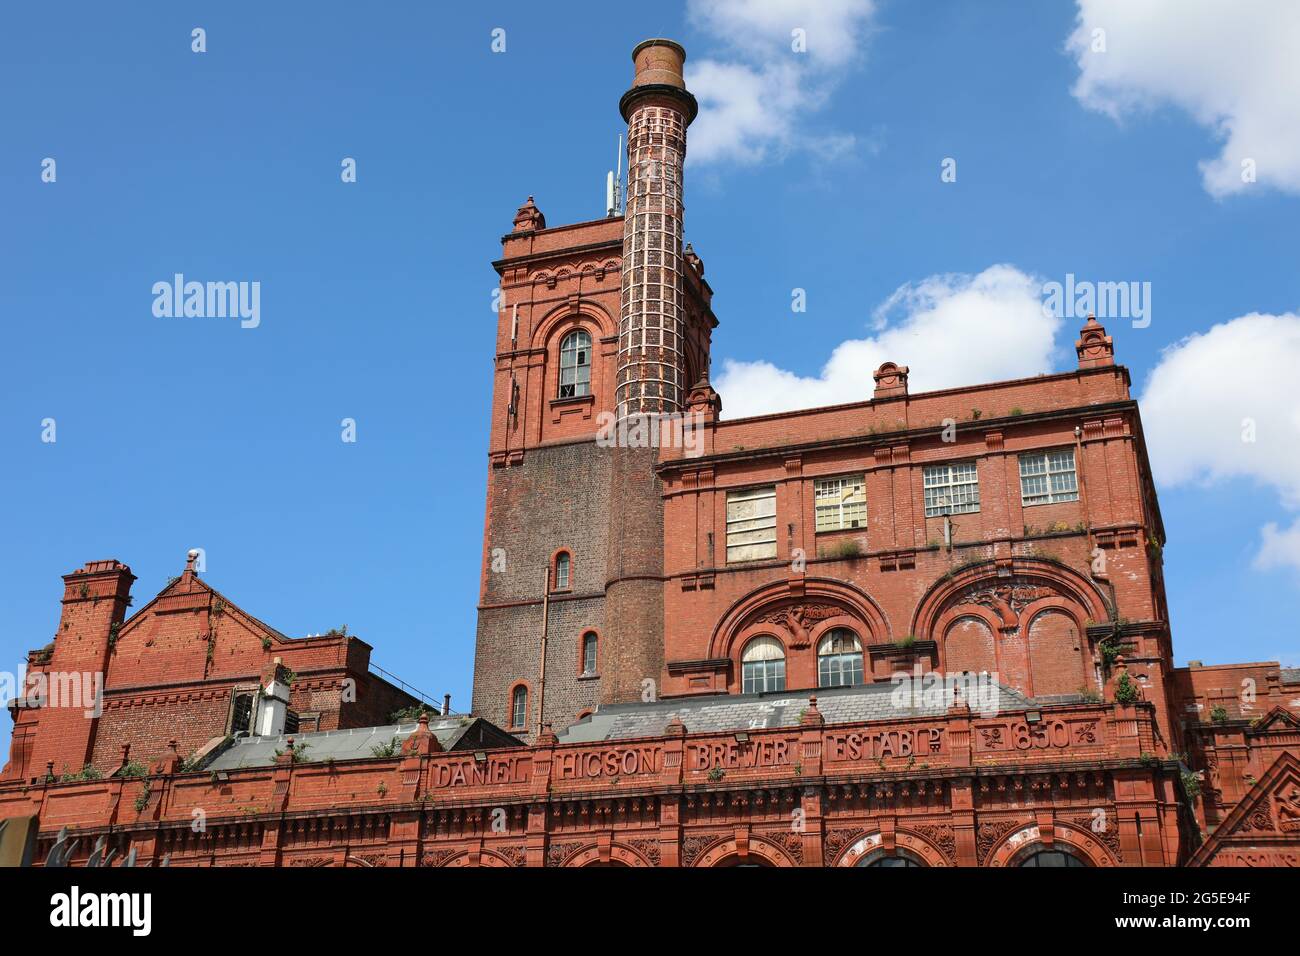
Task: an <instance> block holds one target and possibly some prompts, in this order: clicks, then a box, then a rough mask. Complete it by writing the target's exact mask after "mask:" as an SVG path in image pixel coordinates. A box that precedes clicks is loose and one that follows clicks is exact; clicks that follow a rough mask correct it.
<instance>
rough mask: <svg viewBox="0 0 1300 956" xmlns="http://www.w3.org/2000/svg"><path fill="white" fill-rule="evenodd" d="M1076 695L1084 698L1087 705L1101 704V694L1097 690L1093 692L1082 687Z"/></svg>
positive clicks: (1088, 688)
mask: <svg viewBox="0 0 1300 956" xmlns="http://www.w3.org/2000/svg"><path fill="white" fill-rule="evenodd" d="M1075 693H1076V694H1078V695H1079V696H1080V697H1082V698H1083V699H1084V701H1085V702H1086V703H1089V704H1100V703H1101V694H1099V693H1097V692H1096V691H1095V690H1093V689H1092V688H1090V687H1080V688H1079V689H1078V690H1076V691H1075Z"/></svg>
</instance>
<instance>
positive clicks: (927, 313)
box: [715, 265, 1063, 418]
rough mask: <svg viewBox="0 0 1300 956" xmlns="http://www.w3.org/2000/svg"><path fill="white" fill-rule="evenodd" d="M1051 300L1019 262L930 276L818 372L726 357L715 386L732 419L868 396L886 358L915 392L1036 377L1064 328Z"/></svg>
mask: <svg viewBox="0 0 1300 956" xmlns="http://www.w3.org/2000/svg"><path fill="white" fill-rule="evenodd" d="M1042 301H1043V300H1042V282H1041V280H1039V279H1036V278H1034V277H1032V276H1029V275H1026V274H1025V273H1023V272H1021V271H1020V270H1019V269H1017V268H1015V267H1014V266H1010V265H994V266H990V267H989V268H987V269H985V270H984V271H983V272H981V273H979V274H978V275H974V276H972V275H939V276H930V277H929V278H928V279H925V280H923V281H921V282H919V283H915V284H912V283H909V284H907V285H904V286H902V287H901V288H899V289H898V290H897V291H896V292H894V293H893V295H891V296H890V297H889V298H888V299H887V300H886V301H885V302H884V303H883V304H882V305H881V306H880V307H878V308H877V309H876V310H875V312H874V313H873V318H874V326H875V328H874V329H873V332H874V334H872V335H869V336H867V337H865V338H861V339H850V340H848V341H846V342H841V343H840V344H839V345H838V346H836V347H835V350H834V351H833V352H832V353H831V357H830V359H829V360H828V361H827V362H826V364H825V366H824V367H823V368H822V370H821V373H820V374H819V375H817V376H812V377H803V376H799V375H796V374H795V373H793V372H789V371H786V370H785V369H781V368H778V367H777V366H775V365H773V364H772V363H770V362H763V361H759V362H738V361H734V360H731V359H727V360H724V361H723V363H722V374H721V375H720V376H718V377H717V380H716V382H715V385H716V387H717V389H718V392H719V393H720V394H721V395H722V399H723V411H724V413H725V417H727V418H743V417H747V416H750V415H763V414H767V413H769V412H778V411H786V410H790V409H795V408H814V407H817V406H820V405H834V404H839V403H842V402H855V401H865V400H867V399H869V398H871V395H872V392H873V391H874V389H875V382H874V381H873V380H872V377H871V374H872V372H874V371H875V370H876V369H877V368H879V367H880V365H881V364H882V363H884V362H887V361H888V362H896V363H897V364H899V365H907V366H909V367H910V373H909V380H908V388H909V390H910V391H912V392H920V391H933V390H934V389H940V388H949V387H952V386H957V385H974V384H978V383H982V382H988V381H997V380H1000V379H1009V378H1020V377H1024V376H1029V375H1035V374H1037V373H1039V372H1046V371H1048V370H1050V369H1051V367H1052V356H1053V352H1054V351H1055V348H1056V345H1055V340H1056V335H1057V332H1058V331H1059V330H1060V328H1061V326H1062V324H1063V323H1062V320H1061V319H1060V318H1057V317H1054V316H1051V315H1048V314H1045V312H1044V310H1043V305H1042ZM791 321H807V319H806V318H805V317H802V316H797V317H795V318H793V319H792V320H791ZM1008 342H1014V343H1015V348H1008V347H1007V343H1008Z"/></svg>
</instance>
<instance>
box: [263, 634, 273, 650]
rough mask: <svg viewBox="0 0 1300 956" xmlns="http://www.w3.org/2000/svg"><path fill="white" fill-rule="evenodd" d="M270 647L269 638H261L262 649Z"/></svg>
mask: <svg viewBox="0 0 1300 956" xmlns="http://www.w3.org/2000/svg"><path fill="white" fill-rule="evenodd" d="M270 649H271V639H270V638H269V637H264V638H262V650H264V651H269V650H270Z"/></svg>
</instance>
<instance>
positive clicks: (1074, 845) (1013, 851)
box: [984, 820, 1119, 867]
mask: <svg viewBox="0 0 1300 956" xmlns="http://www.w3.org/2000/svg"><path fill="white" fill-rule="evenodd" d="M1062 848H1064V849H1065V850H1066V852H1067V853H1072V854H1073V855H1075V856H1077V857H1078V858H1079V859H1081V860H1082V861H1083V862H1084V863H1086V864H1087V865H1088V866H1097V867H1103V866H1118V865H1119V860H1117V859H1115V857H1114V855H1112V853H1111V851H1110V850H1109V849H1108V848H1107V847H1106V845H1105V844H1104V843H1102V842H1101V841H1100V840H1098V839H1097V838H1096V837H1095V836H1094V835H1093V834H1092V833H1090V832H1088V831H1087V830H1085V829H1083V828H1082V827H1078V826H1075V825H1074V824H1072V823H1064V822H1062V821H1059V820H1058V821H1056V823H1055V825H1054V826H1053V827H1052V838H1051V840H1044V839H1043V837H1042V834H1041V832H1040V830H1039V828H1038V827H1037V826H1035V825H1033V824H1030V825H1029V826H1025V827H1021V828H1020V829H1018V830H1013V831H1012V832H1011V833H1008V834H1007V835H1006V836H1004V837H1003V838H1002V839H1001V840H1000V841H999V842H998V843H997V844H996V845H995V846H994V848H993V851H992V852H991V853H990V854H989V856H988V862H987V863H985V864H984V865H985V866H1001V867H1008V866H1016V865H1017V864H1019V863H1020V861H1022V860H1024V859H1025V857H1027V856H1029V855H1030V854H1032V853H1037V852H1038V851H1039V850H1059V849H1062Z"/></svg>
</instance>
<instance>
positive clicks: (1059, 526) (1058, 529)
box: [1049, 521, 1070, 534]
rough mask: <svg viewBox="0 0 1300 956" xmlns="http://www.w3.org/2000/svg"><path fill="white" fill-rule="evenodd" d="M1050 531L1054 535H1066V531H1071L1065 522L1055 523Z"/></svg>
mask: <svg viewBox="0 0 1300 956" xmlns="http://www.w3.org/2000/svg"><path fill="white" fill-rule="evenodd" d="M1049 530H1050V531H1051V532H1052V533H1053V534H1064V533H1065V532H1066V531H1069V530H1070V526H1069V524H1067V523H1066V522H1064V521H1053V522H1052V527H1051V528H1050V529H1049Z"/></svg>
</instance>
